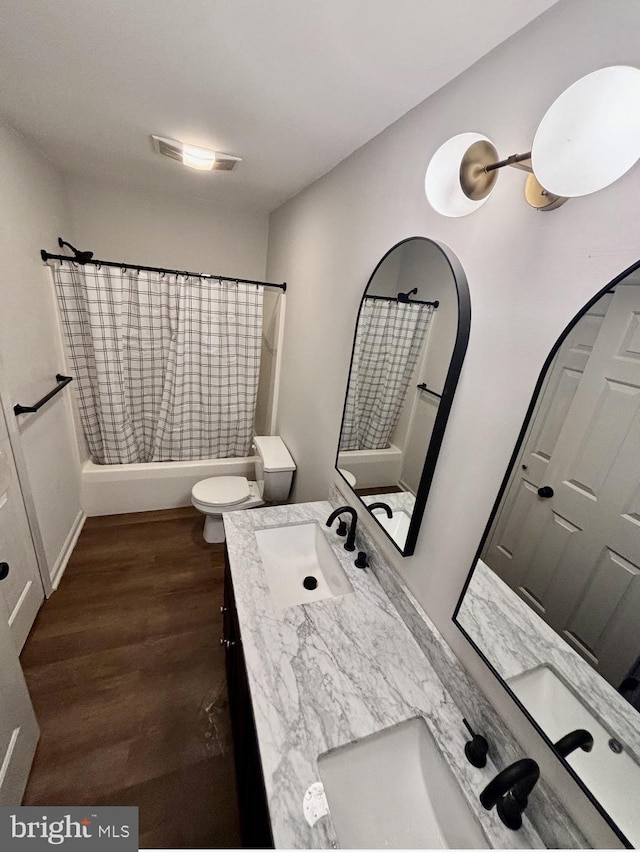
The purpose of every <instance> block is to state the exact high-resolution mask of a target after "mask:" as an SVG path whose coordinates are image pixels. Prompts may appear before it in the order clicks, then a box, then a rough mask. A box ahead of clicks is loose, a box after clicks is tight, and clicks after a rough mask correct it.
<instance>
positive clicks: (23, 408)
mask: <svg viewBox="0 0 640 852" xmlns="http://www.w3.org/2000/svg"><path fill="white" fill-rule="evenodd" d="M72 381H73V376H63V375H61V374H60V373H56V382H58V384H57V385H56V386H55V388H54V389H53V390H52V391H49V393H48V394H47V395H46V396H43V397H42V399H39V400H38V401H37V402H36V403H35V404H34V405H20V404H19V403H18V405H14V406H13V413H14V414H15V415H16V417H17V416H18V414H30V413H31V412H32V411H38V409H39V408H42V406H43V405H44V404H45V403H46V402H49V400H50V399H51V397H53V396H55V395H56V394H57V393H60V391H61V390H62V388H64V387H66V386H67V385H68V384H69V382H72Z"/></svg>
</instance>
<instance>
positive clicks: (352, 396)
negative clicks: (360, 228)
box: [340, 297, 433, 451]
mask: <svg viewBox="0 0 640 852" xmlns="http://www.w3.org/2000/svg"><path fill="white" fill-rule="evenodd" d="M432 315H433V307H432V306H430V305H424V304H418V303H401V302H397V301H396V300H395V299H389V300H386V299H380V298H378V299H371V298H367V297H365V299H364V301H363V303H362V308H361V310H360V316H359V317H358V328H357V332H356V340H355V345H354V349H353V360H352V364H351V374H350V376H349V390H348V393H347V401H346V404H345V412H344V422H343V425H342V433H341V440H340V450H341V451H344V450H381V449H386V448H387V447H388V446H389V442H390V438H391V435H392V433H393V430H394V428H395V426H396V423H397V422H398V418H399V416H400V411H401V409H402V404H403V402H404V399H405V395H406V392H407V387H408V385H409V381H410V379H411V376H412V375H413V371H414V369H415V366H416V361H417V359H418V356H419V355H420V352H421V350H422V345H423V342H424V339H425V334H426V331H427V327H428V325H429V321H430V319H431V316H432Z"/></svg>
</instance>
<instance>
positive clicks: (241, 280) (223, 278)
mask: <svg viewBox="0 0 640 852" xmlns="http://www.w3.org/2000/svg"><path fill="white" fill-rule="evenodd" d="M40 257H41V258H42V260H43V261H44V263H46V262H47V261H48V260H68V261H69V262H70V263H80V264H81V266H86V264H88V263H90V264H92V265H93V266H113V267H117V268H119V269H137V270H138V272H140V271H144V272H162V273H164V274H165V275H185V276H188V277H190V278H208V279H211V280H212V281H235V282H236V283H238V284H255V285H256V286H257V287H276V288H277V289H278V290H282V292H283V293H286V292H287V283H286V281H285V282H284V283H283V284H271V283H269V282H268V281H252V280H251V279H250V278H236V277H235V275H231V276H229V275H209V274H205V273H200V272H185V271H184V270H182V269H164V268H163V267H161V266H143V265H142V264H140V263H117V262H116V261H113V260H94V259H93V258H92V259H90V260H78V259H77V258H75V257H69V256H68V255H66V254H50V253H49V252H48V251H45V250H44V249H42V251H41V252H40Z"/></svg>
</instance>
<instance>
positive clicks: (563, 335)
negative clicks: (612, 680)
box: [452, 260, 640, 849]
mask: <svg viewBox="0 0 640 852" xmlns="http://www.w3.org/2000/svg"><path fill="white" fill-rule="evenodd" d="M638 269H640V260H638V261H636V262H635V263H632V264H631V266H629V267H628V268H627V269H625V270H624V272H621V273H620V274H619V275H616V277H615V278H614V279H613V280H612V281H610V282H609V283H608V284H606V285H605V286H604V287H603V288H602V289H601V290H599V291H598V292H597V293H596V294H595V296H593V298H591V299H589V301H588V302H587V303H586V304H585V305H584V306H583V307H582V308H581V309H580V310H579V311H578V313H577V314H576V315H575V316H574V317H573V319H572V320H571V322H570V323H569V324H568V325H567V326H566V327H565V329H564V331H563V332H562V333H561V334H560V336H559V337H558V339H557V340H556V342H555V343H554V345H553V347H552V348H551V351H550V352H549V355H548V356H547V358H546V360H545V362H544V364H543V366H542V370H541V371H540V374H539V376H538V380H537V382H536V386H535V388H534V390H533V395H532V397H531V401H530V402H529V407H528V408H527V413H526V414H525V417H524V421H523V423H522V428H521V429H520V433H519V435H518V439H517V441H516V445H515V447H514V450H513V453H512V454H511V458H510V459H509V463H508V465H507V469H506V472H505V475H504V477H503V479H502V483H501V485H500V489H499V491H498V496H497V497H496V499H495V502H494V504H493V508H492V509H491V514H490V515H489V520H488V521H487V525H486V527H485V529H484V532H483V533H482V538H481V539H480V544H479V545H478V549H477V550H476V555H475V557H474V560H473V563H472V565H471V568H470V569H469V573H468V575H467V578H466V580H465V583H464V586H463V587H462V591H461V593H460V597H459V599H458V603H457V604H456V608H455V610H454V613H453V616H452V620H453V623H454V624H455V625H456V627H457V628H458V629H459V630H460V632H461V633H462V635H463V636H464V637H465V639H466V640H467V642H469V644H470V645H471V646H472V647H473V648H474V650H475V651H476V652H477V653H478V655H479V656H480V658H481V659H482V661H483V662H484V664H485V665H486V666H487V668H489V669H490V670H491V671H492V672H493V674H494V675H495V676H496V678H497V679H498V681H499V682H500V683H501V684H502V686H503V687H504V689H505V690H506V692H507V694H508V695H509V696H510V698H511V700H512V701H514V702H515V703H516V704H517V705H518V707H519V708H520V710H521V711H522V712H523V713H524V715H525V716H526V717H527V719H528V720H529V721H530V722H531V724H532V725H533V727H534V728H535V729H536V731H537V732H538V733H539V734H540V736H541V737H542V739H543V740H544V741H545V743H546V744H547V745H548V746H549V748H550V750H551V752H552V754H554V755H555V756H556V757H557V759H558V760H559V761H560V762H561V763H562V765H563V766H564V768H565V769H566V770H567V771H568V773H569V775H570V776H571V777H572V778H573V779H574V781H576V782H577V783H578V784H579V786H580V787H581V789H582V790H583V792H584V793H585V794H586V795H587V797H588V799H589V800H590V801H591V803H592V804H593V805H594V806H595V807H596V808H597V810H598V811H599V812H600V814H602V816H603V818H604V819H605V821H606V822H607V824H608V825H609V827H610V828H611V829H612V830H613V831H614V832H615V834H616V835H617V836H618V838H619V839H620V840H621V841H622V843H623V844H624V846H625V847H626V848H627V849H633V848H634V846H633V845H632V844H631V843H630V842H629V840H628V839H627V837H626V836H625V834H624V832H623V831H622V830H621V829H620V828H619V827H618V825H617V824H616V823H615V822H614V821H613V819H612V818H611V817H610V816H609V813H608V812H607V811H606V810H605V809H604V807H603V806H602V805H601V804H600V802H599V800H598V799H597V798H596V797H595V796H594V795H593V793H592V792H591V790H590V789H589V787H587V785H586V784H585V782H584V781H583V780H582V779H581V778H580V776H579V775H578V774H577V773H576V771H575V770H574V769H573V767H572V766H571V765H570V764H569V762H568V761H567V760H565V758H564V757H562V755H561V754H560V753H559V752H558V751H557V750H556V749H555V748H554V747H553V742H552V741H551V739H550V738H549V737H548V736H547V734H545V732H544V731H543V729H542V728H541V726H540V725H539V724H538V722H537V721H536V718H535V716H533V715H532V714H531V713H530V712H529V711H528V710H527V708H526V707H525V706H524V704H523V703H522V702H521V701H520V700H519V699H518V698H517V697H516V695H515V694H514V693H513V692H512V690H511V689H510V688H509V685H508V684H507V682H506V681H505V680H504V678H503V677H502V676H501V675H500V673H499V672H498V670H497V669H496V668H495V666H494V665H493V663H492V662H491V661H490V660H489V658H488V657H487V656H486V655H485V653H484V651H482V650H481V648H479V647H478V645H476V643H475V642H474V641H473V639H472V638H471V636H470V635H469V634H468V633H467V631H466V630H465V629H464V627H463V626H462V624H460V622H459V621H458V613H459V612H460V608H461V606H462V602H463V599H464V596H465V594H466V593H467V589H468V588H469V584H470V583H471V579H472V577H473V574H474V571H475V569H476V564H477V562H478V559H480V555H481V553H482V551H483V549H484V546H485V544H486V542H487V539H488V538H489V535H490V533H491V528H492V526H493V522H494V520H495V518H496V516H497V514H498V510H499V508H500V504H501V502H502V497H503V496H504V493H505V491H506V490H507V487H508V484H509V480H510V478H511V474H512V471H513V467H514V465H515V464H516V462H517V460H518V458H519V455H520V450H521V448H522V445H523V443H524V440H525V438H526V435H527V431H528V428H529V424H530V422H531V419H532V417H533V416H534V414H535V411H536V406H537V403H538V398H539V396H540V392H541V391H542V388H543V385H544V382H545V379H546V376H547V372H548V370H549V367H550V366H551V364H552V362H553V360H554V358H555V356H556V354H557V352H558V350H559V349H560V347H561V346H562V344H563V343H564V341H565V339H566V338H567V335H568V334H569V333H570V332H571V331H572V329H573V328H574V326H575V325H576V324H577V323H578V322H580V320H581V319H582V318H583V316H584V315H585V314H586V313H587V312H588V311H589V310H590V308H591V307H592V306H593V305H594V304H595V303H596V302H597V301H598V300H599V299H600V298H601V297H602V296H604V295H606V293H608V292H609V291H610V290H612V289H613V288H614V287H615V286H616V285H617V284H620V282H622V281H623V280H624V279H625V278H627V276H629V275H630V274H631V273H632V272H635V271H636V270H638ZM611 688H612V689H613V687H611Z"/></svg>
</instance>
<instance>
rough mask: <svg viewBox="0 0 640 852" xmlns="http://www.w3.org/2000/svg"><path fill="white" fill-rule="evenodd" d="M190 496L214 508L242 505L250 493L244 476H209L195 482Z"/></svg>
mask: <svg viewBox="0 0 640 852" xmlns="http://www.w3.org/2000/svg"><path fill="white" fill-rule="evenodd" d="M191 494H192V496H193V498H194V499H195V500H197V501H198V502H199V503H202V504H204V505H206V506H211V507H212V508H214V507H216V506H235V505H237V504H238V503H243V502H244V501H245V500H246V499H247V498H248V497H249V496H250V495H251V491H250V488H249V481H248V480H247V478H246V477H245V476H211V477H209V479H202V480H201V481H200V482H196V484H195V485H194V486H193V489H192V491H191Z"/></svg>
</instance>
